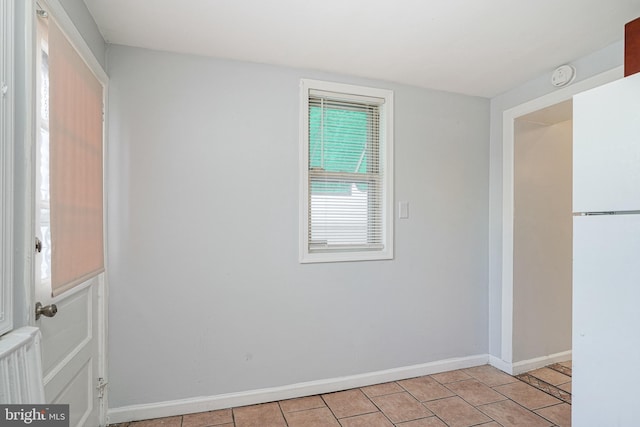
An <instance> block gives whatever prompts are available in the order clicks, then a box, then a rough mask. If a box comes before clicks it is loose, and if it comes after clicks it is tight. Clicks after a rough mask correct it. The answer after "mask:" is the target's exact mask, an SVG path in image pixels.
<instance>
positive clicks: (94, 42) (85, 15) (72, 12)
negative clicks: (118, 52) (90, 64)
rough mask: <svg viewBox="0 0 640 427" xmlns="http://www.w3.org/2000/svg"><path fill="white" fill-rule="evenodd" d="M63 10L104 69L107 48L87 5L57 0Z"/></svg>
mask: <svg viewBox="0 0 640 427" xmlns="http://www.w3.org/2000/svg"><path fill="white" fill-rule="evenodd" d="M58 1H59V2H60V4H61V5H62V7H63V8H64V10H65V12H67V15H69V18H71V20H72V21H73V24H74V25H75V26H76V28H77V29H78V31H80V34H82V38H83V39H84V41H85V42H86V43H87V45H88V46H89V48H90V49H91V52H93V55H94V56H95V57H96V59H97V60H98V62H99V63H100V65H102V68H105V69H106V64H105V55H106V50H107V46H106V44H105V42H104V38H102V34H100V30H99V29H98V26H97V25H96V22H95V21H94V20H93V16H91V13H89V9H87V5H86V4H85V3H84V1H83V0H58Z"/></svg>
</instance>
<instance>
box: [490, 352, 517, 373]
mask: <svg viewBox="0 0 640 427" xmlns="http://www.w3.org/2000/svg"><path fill="white" fill-rule="evenodd" d="M489 365H491V366H493V367H494V368H498V369H500V370H501V371H503V372H505V373H507V374H509V375H513V365H512V364H511V363H509V362H505V361H504V360H502V359H500V358H498V357H496V356H492V355H489Z"/></svg>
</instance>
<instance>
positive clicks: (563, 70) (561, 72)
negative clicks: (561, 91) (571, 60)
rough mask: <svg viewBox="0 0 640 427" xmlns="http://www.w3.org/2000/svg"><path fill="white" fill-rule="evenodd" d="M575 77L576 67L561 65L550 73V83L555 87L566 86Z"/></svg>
mask: <svg viewBox="0 0 640 427" xmlns="http://www.w3.org/2000/svg"><path fill="white" fill-rule="evenodd" d="M575 78H576V69H575V67H574V66H572V65H561V66H559V67H558V68H556V69H555V70H554V71H553V74H551V84H552V85H554V86H555V87H563V86H567V85H568V84H569V83H571V82H572V81H573V80H574V79H575Z"/></svg>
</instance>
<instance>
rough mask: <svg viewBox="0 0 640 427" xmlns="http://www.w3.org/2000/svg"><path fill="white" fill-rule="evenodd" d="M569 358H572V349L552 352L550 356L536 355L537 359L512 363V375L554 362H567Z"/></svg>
mask: <svg viewBox="0 0 640 427" xmlns="http://www.w3.org/2000/svg"><path fill="white" fill-rule="evenodd" d="M567 360H571V350H567V351H562V352H560V353H555V354H550V355H548V356H542V357H536V358H535V359H529V360H522V361H520V362H515V363H512V364H511V366H512V368H511V370H512V373H511V375H519V374H521V373H523V372H528V371H531V370H533V369H538V368H542V367H543V366H547V365H551V364H553V363H559V362H566V361H567Z"/></svg>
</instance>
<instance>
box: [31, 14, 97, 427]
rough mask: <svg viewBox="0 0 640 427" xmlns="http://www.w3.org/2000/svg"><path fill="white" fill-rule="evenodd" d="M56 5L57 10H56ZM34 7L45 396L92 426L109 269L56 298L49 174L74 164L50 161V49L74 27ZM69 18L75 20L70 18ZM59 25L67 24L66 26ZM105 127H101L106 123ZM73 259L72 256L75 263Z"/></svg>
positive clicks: (76, 421) (75, 422)
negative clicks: (65, 405) (67, 405)
mask: <svg viewBox="0 0 640 427" xmlns="http://www.w3.org/2000/svg"><path fill="white" fill-rule="evenodd" d="M51 8H53V9H54V10H53V12H52V10H51ZM33 12H34V19H35V22H36V28H37V31H36V46H37V48H36V58H35V64H36V73H35V75H36V81H37V83H36V87H37V95H36V98H37V102H36V107H35V110H36V111H35V115H36V130H35V134H36V138H35V139H36V141H37V143H36V144H35V156H34V157H35V161H34V164H35V174H34V176H35V191H34V193H35V201H34V211H35V212H34V218H35V221H34V222H35V224H34V225H35V227H34V229H35V230H34V233H35V236H36V239H37V240H36V244H35V245H34V246H35V247H36V250H35V253H36V255H35V262H34V282H35V292H34V301H33V304H34V305H33V307H34V313H36V312H37V307H38V306H42V308H41V310H40V312H41V313H42V314H41V315H39V316H38V315H37V314H36V316H37V319H36V322H35V324H36V326H38V327H39V328H40V330H41V331H42V362H43V372H44V389H45V399H46V402H47V403H60V404H69V405H70V425H71V426H89V427H93V426H98V425H101V421H102V422H103V418H104V407H103V401H102V400H103V399H102V397H103V396H102V395H103V393H104V382H105V381H104V379H103V378H104V377H105V375H104V366H105V363H104V360H103V359H102V358H103V357H104V343H105V336H104V332H105V319H104V313H105V308H106V305H105V295H104V293H105V291H104V290H105V283H104V273H98V274H93V275H90V276H91V277H88V278H87V280H80V281H79V283H76V284H75V286H73V287H72V288H70V289H68V290H63V291H58V292H57V295H56V296H55V297H54V296H52V295H53V289H52V276H53V275H52V269H53V267H52V248H53V250H55V242H56V235H55V234H54V236H53V239H54V241H53V242H52V234H51V229H52V228H51V221H50V218H51V216H50V214H51V210H52V209H55V207H54V206H51V204H50V202H51V197H50V195H51V192H50V177H52V176H54V173H56V170H57V169H65V168H67V167H68V168H69V169H71V165H70V164H65V165H64V167H62V168H61V167H60V165H59V164H57V165H56V163H55V162H52V161H51V160H50V152H51V151H50V145H51V144H50V130H51V129H53V128H54V126H56V124H55V123H53V121H54V120H56V117H57V116H56V114H54V113H52V114H50V108H54V107H53V105H55V100H52V99H51V98H50V87H49V86H50V84H49V83H50V80H49V76H50V71H51V69H50V64H51V63H52V58H51V57H50V54H51V55H54V54H55V53H54V52H56V50H52V49H50V48H49V47H50V46H49V44H50V42H51V39H52V37H53V36H52V34H53V31H57V32H56V33H55V34H56V35H57V36H56V37H58V39H60V35H63V36H64V34H63V33H65V32H66V33H67V34H68V31H69V30H68V29H67V28H63V27H64V25H63V24H64V23H65V19H66V18H65V17H64V16H61V15H60V14H61V13H64V12H63V11H62V10H60V8H59V7H58V8H55V7H54V5H53V2H50V4H49V5H46V4H45V3H42V2H39V4H36V6H35V10H34V11H33ZM66 21H67V22H70V21H68V19H66ZM61 23H62V24H61ZM54 25H55V26H56V27H55V28H53V26H54ZM59 28H62V31H60V30H59ZM65 30H66V31H65ZM51 43H53V42H51ZM56 43H58V44H61V43H60V42H56ZM52 46H53V45H52ZM69 46H71V44H69ZM68 80H69V82H71V84H74V83H73V82H75V81H77V80H79V79H77V78H75V75H72V77H71V78H69V79H68ZM67 83H68V82H67ZM100 121H102V117H100ZM100 127H101V128H102V124H100ZM58 172H59V171H58ZM101 173H102V171H100V174H101ZM100 197H102V196H100ZM58 231H60V230H58ZM74 232H75V230H73V229H72V230H65V231H63V232H60V233H58V235H57V237H58V238H59V237H60V235H61V234H63V233H72V234H73V233H74ZM81 232H82V231H80V233H81ZM59 240H60V239H58V241H59ZM52 243H54V244H53V245H52ZM73 262H74V260H73V259H71V260H70V263H73Z"/></svg>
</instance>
